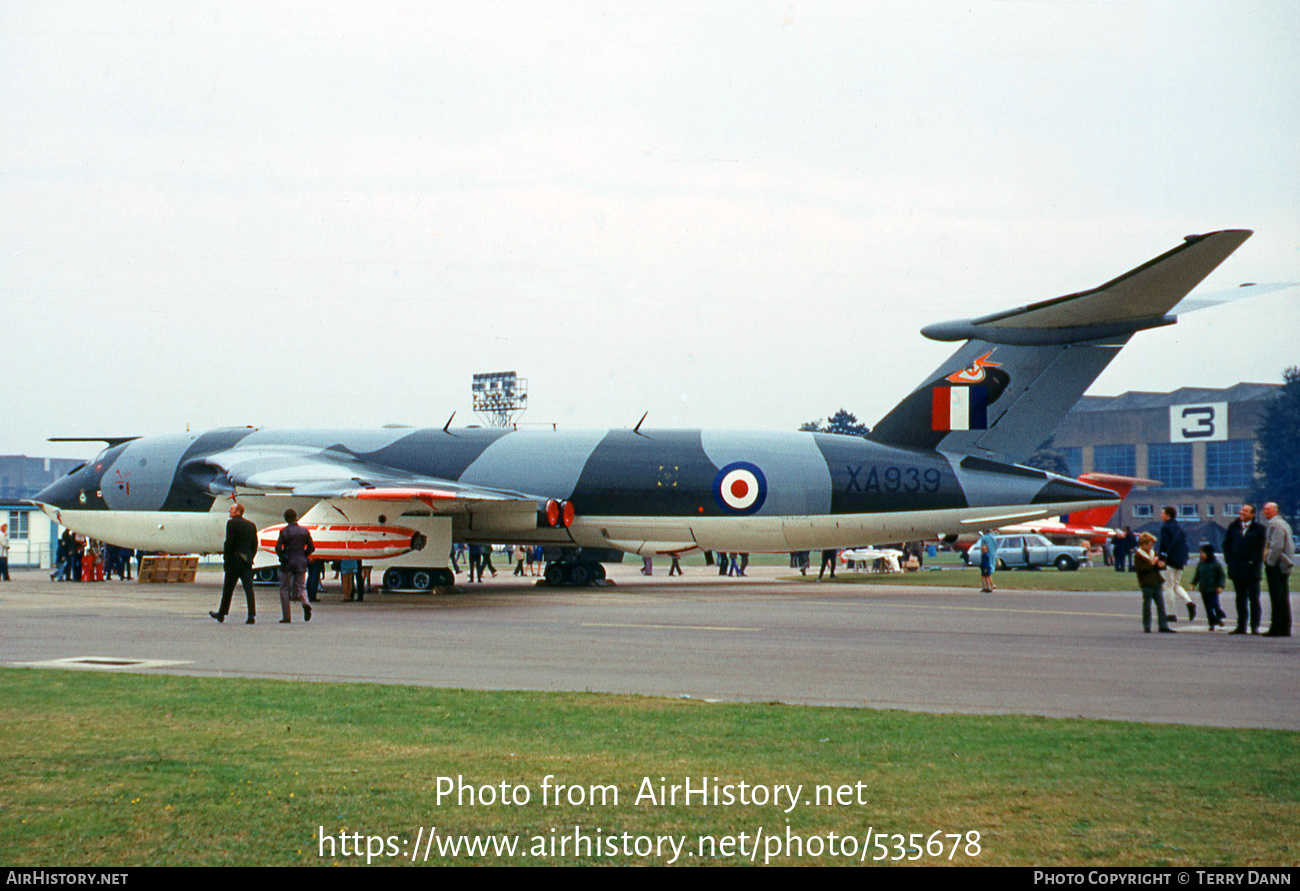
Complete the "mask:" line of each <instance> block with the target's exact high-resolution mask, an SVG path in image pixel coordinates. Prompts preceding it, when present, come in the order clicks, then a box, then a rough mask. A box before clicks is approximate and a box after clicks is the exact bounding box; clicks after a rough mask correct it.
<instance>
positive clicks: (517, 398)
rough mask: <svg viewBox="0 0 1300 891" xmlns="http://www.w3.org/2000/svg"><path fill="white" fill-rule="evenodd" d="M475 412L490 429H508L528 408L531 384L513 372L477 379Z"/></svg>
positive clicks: (479, 376) (474, 391) (501, 372)
mask: <svg viewBox="0 0 1300 891" xmlns="http://www.w3.org/2000/svg"><path fill="white" fill-rule="evenodd" d="M472 392H473V397H474V412H475V413H476V414H477V415H478V416H479V417H480V418H482V419H483V421H484V422H485V423H486V424H487V425H488V426H489V427H509V426H510V423H511V421H513V420H514V417H515V415H518V414H523V412H524V411H525V410H526V409H527V408H528V381H527V380H526V379H524V378H521V377H520V376H519V375H518V374H516V373H515V372H513V371H493V372H489V373H487V374H476V375H474V385H473V389H472Z"/></svg>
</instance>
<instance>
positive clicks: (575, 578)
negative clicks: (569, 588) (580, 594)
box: [568, 563, 591, 588]
mask: <svg viewBox="0 0 1300 891" xmlns="http://www.w3.org/2000/svg"><path fill="white" fill-rule="evenodd" d="M568 576H569V584H571V585H576V586H578V587H579V588H581V587H583V586H584V585H588V584H590V583H591V571H590V570H589V569H588V568H587V564H586V563H575V564H573V565H572V566H571V567H569V572H568Z"/></svg>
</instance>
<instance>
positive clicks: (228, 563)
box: [208, 504, 257, 625]
mask: <svg viewBox="0 0 1300 891" xmlns="http://www.w3.org/2000/svg"><path fill="white" fill-rule="evenodd" d="M256 556H257V527H256V526H254V525H253V524H252V523H251V522H250V521H248V520H245V519H244V506H243V505H242V504H232V505H231V506H230V519H229V520H227V521H226V546H225V548H224V549H223V550H222V561H221V562H222V566H223V567H224V568H225V570H226V579H225V582H224V583H223V584H222V586H221V606H220V607H219V608H218V609H217V611H216V612H215V613H214V612H210V613H208V615H209V616H211V617H212V618H214V619H216V620H217V621H218V622H224V621H226V613H228V612H230V595H232V594H233V593H234V592H235V582H236V581H239V582H242V583H243V585H244V597H245V599H247V600H248V622H247V623H246V624H248V625H252V624H253V621H254V617H255V616H256V615H257V604H256V602H255V601H254V600H253V558H254V557H256Z"/></svg>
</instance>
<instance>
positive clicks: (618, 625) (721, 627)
mask: <svg viewBox="0 0 1300 891" xmlns="http://www.w3.org/2000/svg"><path fill="white" fill-rule="evenodd" d="M581 627H583V628H667V629H668V630H670V631H762V630H763V629H761V628H736V627H731V626H727V625H656V624H653V623H650V622H583V623H582V625H581Z"/></svg>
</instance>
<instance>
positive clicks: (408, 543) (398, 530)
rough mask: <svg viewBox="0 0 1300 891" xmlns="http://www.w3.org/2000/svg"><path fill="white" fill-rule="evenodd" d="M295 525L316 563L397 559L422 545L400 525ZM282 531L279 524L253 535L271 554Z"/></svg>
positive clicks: (421, 539) (411, 531) (422, 541)
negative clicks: (306, 537)
mask: <svg viewBox="0 0 1300 891" xmlns="http://www.w3.org/2000/svg"><path fill="white" fill-rule="evenodd" d="M299 525H301V526H302V528H304V529H306V530H307V531H308V532H310V533H311V540H312V542H313V543H315V545H316V550H315V551H313V552H312V559H316V560H382V559H384V558H385V557H399V556H401V555H402V554H405V553H406V552H407V551H418V550H420V549H421V548H423V547H424V545H425V537H424V535H423V534H421V533H420V532H417V531H416V530H414V529H407V528H406V527H404V526H372V525H360V524H351V525H349V524H342V525H332V524H331V525H316V524H311V523H300V524H299ZM283 528H284V524H283V523H281V524H280V525H278V526H267V527H266V528H265V529H263V530H262V531H261V532H259V533H258V534H257V537H258V544H260V545H261V547H262V550H264V551H270V552H271V553H272V554H274V553H275V543H276V541H278V540H279V538H280V530H281V529H283Z"/></svg>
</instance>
